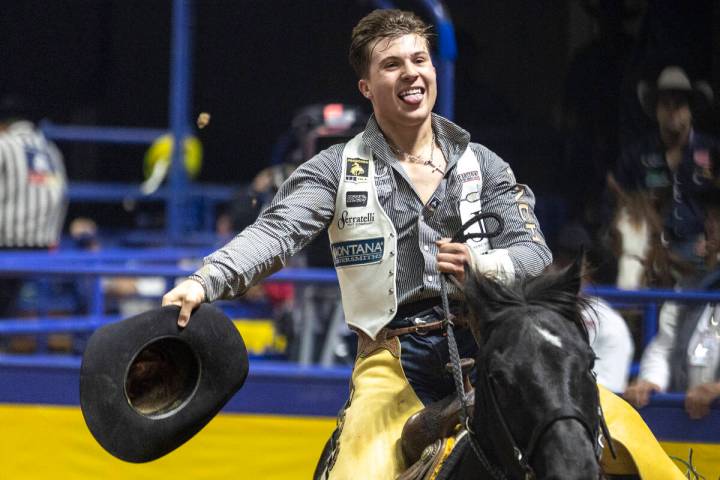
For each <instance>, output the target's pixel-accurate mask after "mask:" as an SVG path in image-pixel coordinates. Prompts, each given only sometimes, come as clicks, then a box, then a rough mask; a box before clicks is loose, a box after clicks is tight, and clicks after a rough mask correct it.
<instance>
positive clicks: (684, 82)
mask: <svg viewBox="0 0 720 480" xmlns="http://www.w3.org/2000/svg"><path fill="white" fill-rule="evenodd" d="M657 89H658V91H663V90H679V91H686V92H690V91H692V84H691V83H690V79H689V78H688V76H687V74H686V73H685V71H684V70H683V69H682V68H680V67H676V66H671V67H665V68H664V69H663V71H662V72H660V75H659V76H658V79H657Z"/></svg>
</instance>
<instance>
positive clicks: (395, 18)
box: [163, 10, 552, 479]
mask: <svg viewBox="0 0 720 480" xmlns="http://www.w3.org/2000/svg"><path fill="white" fill-rule="evenodd" d="M428 29H429V28H428V26H427V25H425V24H424V23H423V22H422V20H420V19H419V18H418V17H417V16H415V15H414V14H412V13H410V12H402V11H399V10H376V11H374V12H372V13H371V14H369V15H368V16H366V17H365V18H363V19H362V20H361V21H360V22H359V23H358V25H357V26H356V27H355V29H354V30H353V34H352V40H351V48H350V62H351V64H352V66H353V68H354V69H355V71H356V73H357V74H358V76H359V82H358V87H359V90H360V93H361V94H362V95H363V96H364V97H365V98H367V99H368V100H369V101H370V103H371V104H372V108H373V116H372V117H371V118H370V120H369V121H368V123H367V126H366V129H365V131H364V133H363V134H362V136H361V137H356V139H354V140H353V141H351V142H349V144H348V145H347V147H348V149H345V148H346V145H336V146H333V147H330V148H329V149H327V150H324V151H322V152H320V153H319V154H318V155H316V156H315V157H313V158H311V159H310V160H308V161H307V162H305V163H304V164H303V165H301V166H300V167H299V168H298V169H297V170H296V171H295V172H294V173H293V174H292V175H291V176H290V178H289V179H288V180H287V181H286V182H285V183H284V184H283V185H282V187H281V188H280V190H279V191H278V193H277V195H276V197H275V199H274V200H273V202H272V203H271V205H270V206H269V207H268V208H267V209H266V210H265V211H264V212H263V213H262V214H261V215H260V217H259V218H258V219H257V221H256V222H255V223H254V224H252V225H251V226H249V227H248V228H246V229H245V230H243V231H242V232H241V233H240V234H239V235H237V236H236V237H235V238H234V239H233V240H231V241H230V242H229V243H228V244H227V245H225V246H224V247H223V248H221V249H220V250H218V251H217V252H215V253H213V254H211V255H210V256H208V257H207V258H206V259H205V262H204V265H203V267H202V268H201V269H200V270H198V271H197V272H196V273H195V274H194V275H192V276H191V277H190V278H189V279H187V280H185V281H184V282H182V283H181V284H180V285H178V286H177V287H175V288H174V289H173V290H171V291H170V292H168V293H167V294H166V295H165V296H164V297H163V305H178V306H180V307H181V308H180V313H179V318H178V324H179V325H180V326H184V325H187V322H188V321H189V319H190V313H191V311H192V310H193V309H194V308H195V307H197V306H198V305H199V304H200V303H201V302H204V301H214V300H216V299H218V298H232V297H235V296H238V295H242V294H243V292H245V291H246V290H247V289H248V288H249V287H250V286H252V285H254V284H256V283H257V282H259V281H261V280H262V279H263V278H265V277H267V276H268V275H270V274H272V273H273V272H276V271H277V270H279V269H281V268H282V267H283V266H284V265H285V264H286V263H287V261H288V258H289V257H290V256H292V255H293V254H295V253H297V252H298V251H299V250H300V249H302V248H303V247H304V246H305V245H307V244H308V243H309V242H310V241H311V240H312V239H313V238H314V237H315V236H317V235H319V234H321V232H323V231H324V230H326V229H328V230H329V232H330V234H331V236H332V235H335V236H336V238H339V239H341V240H343V241H342V242H337V241H335V248H334V249H333V250H334V251H335V255H334V256H335V258H334V260H335V266H336V268H337V269H338V273H342V274H343V275H342V276H340V277H339V278H340V283H341V291H342V294H343V307H344V310H345V316H346V320H347V321H348V323H350V324H352V326H353V327H354V329H355V330H356V331H357V333H358V337H359V346H358V357H357V359H356V363H355V368H354V371H353V376H352V384H351V393H350V397H351V398H350V400H349V401H348V403H347V405H346V408H345V409H344V410H343V411H342V412H341V414H340V416H339V420H338V429H337V430H336V432H335V433H334V434H333V437H332V439H331V440H330V441H329V442H328V446H327V448H326V450H325V455H324V456H323V459H322V460H321V462H320V464H319V465H318V470H317V472H316V478H334V479H345V478H357V473H358V472H362V476H363V478H389V479H390V478H395V477H396V475H397V474H399V473H400V472H402V471H403V470H404V469H405V467H406V465H405V464H404V462H405V460H404V459H403V458H402V457H401V456H400V455H399V453H398V450H399V449H398V448H397V441H398V438H399V435H400V431H401V430H402V426H403V424H404V422H405V420H407V418H408V417H409V416H410V415H412V414H413V413H415V412H416V411H417V410H419V409H420V408H422V406H423V405H427V404H428V403H430V402H433V401H435V400H438V399H441V398H443V397H445V396H447V395H448V394H451V393H453V392H454V384H453V381H452V378H451V376H450V375H449V374H447V373H446V371H445V362H447V361H448V350H447V340H446V337H444V336H443V335H442V329H441V325H440V324H441V323H442V322H439V321H438V320H440V319H439V317H438V316H437V313H436V309H435V308H433V307H437V306H438V305H439V304H440V278H439V274H440V273H441V272H443V273H447V274H453V275H455V276H456V277H457V278H458V279H459V280H462V279H463V277H464V271H465V270H464V268H465V265H466V264H469V265H470V266H471V268H474V269H476V270H478V271H481V272H484V273H488V274H492V275H496V276H498V277H499V278H501V279H505V280H506V281H513V280H515V279H517V278H522V277H525V276H529V275H537V274H539V273H540V272H541V271H542V270H543V269H544V268H545V267H546V266H547V265H549V264H550V262H551V261H552V257H551V254H550V251H549V249H548V247H547V245H546V243H545V240H544V238H543V235H542V233H541V231H540V228H539V225H538V222H537V219H536V217H535V214H534V213H533V206H534V197H533V194H532V191H531V190H530V189H529V188H528V187H527V186H525V185H521V184H517V183H516V181H515V178H514V175H513V173H512V170H511V169H510V167H509V166H508V164H507V163H505V162H504V161H503V160H501V159H500V158H499V157H498V156H497V155H495V154H494V153H493V152H491V151H490V150H488V149H487V148H485V147H483V146H482V145H479V144H477V143H471V142H470V135H469V134H468V133H467V132H466V131H465V130H463V129H462V128H460V127H459V126H457V125H455V124H454V123H452V122H450V121H449V120H447V119H445V118H442V117H440V116H439V115H435V114H433V113H432V109H433V106H434V104H435V99H436V94H437V85H436V77H435V67H434V66H433V64H432V59H431V56H430V50H429V40H428V39H429V34H428ZM353 142H356V143H353ZM357 142H360V143H357ZM356 145H361V146H360V147H358V148H359V150H357V151H360V152H368V151H369V152H371V153H372V158H371V160H367V159H363V158H360V157H358V158H356V157H352V158H351V157H349V156H348V157H345V156H344V155H346V154H345V153H344V152H355V151H356V150H353V149H354V148H356V147H355V146H356ZM361 157H362V154H361ZM468 159H469V160H470V163H468V162H467V160H468ZM368 162H372V164H370V163H368ZM370 165H374V167H372V168H369V166H370ZM459 166H462V167H463V168H464V169H465V170H463V172H459ZM468 166H469V167H470V169H469V170H468V169H467V167H468ZM368 168H369V170H368ZM368 172H370V173H368ZM368 175H369V176H368ZM361 177H364V178H361ZM371 179H372V180H371ZM363 180H367V182H366V183H363ZM348 182H351V183H352V182H355V183H353V184H352V185H351V186H348ZM468 185H472V188H473V189H474V190H472V191H470V193H471V194H463V193H462V192H468ZM360 187H363V188H366V190H365V192H358V191H357V190H358V189H359V188H360ZM343 192H344V194H343ZM375 199H377V200H375ZM378 202H379V206H377V203H378ZM463 202H468V203H472V205H477V206H480V205H481V206H482V211H487V212H495V213H497V214H499V215H500V216H502V218H503V219H504V222H505V229H504V231H502V232H501V233H500V234H499V235H498V236H497V237H495V238H493V239H491V240H490V245H489V250H488V251H485V252H482V254H475V253H473V249H471V248H470V247H469V246H468V245H466V244H464V243H451V242H449V240H448V239H449V238H450V237H452V236H453V234H454V233H455V232H456V231H457V230H458V229H459V228H460V225H461V223H462V222H461V215H462V214H461V212H462V211H463V209H465V208H467V205H463ZM336 205H337V206H339V209H336ZM336 210H338V211H336ZM348 211H352V212H356V213H348ZM387 221H389V222H391V223H392V225H391V227H390V228H389V229H384V227H383V226H382V225H386V223H383V222H387ZM378 225H380V226H378ZM373 228H376V230H372V229H373ZM383 229H384V230H383ZM378 231H380V232H383V231H384V232H386V234H385V236H381V235H382V233H380V234H377V232H378ZM388 231H390V232H391V233H387V232H388ZM352 232H364V233H365V234H366V237H363V238H360V239H357V238H355V237H352ZM367 232H375V234H374V235H368V234H367ZM395 232H396V234H395ZM356 235H359V234H356ZM370 237H372V238H370ZM348 238H349V241H347V239H348ZM331 243H333V240H332V239H331ZM384 248H386V250H385V251H384V253H383V249H384ZM359 250H362V251H363V255H355V256H352V255H348V254H346V253H342V252H346V251H353V252H357V251H359ZM388 250H389V252H388ZM378 251H379V252H380V254H379V256H378V257H374V256H373V255H374V254H376V253H377V252H378ZM367 252H370V254H369V255H366V254H365V253H367ZM388 253H389V255H390V257H392V258H389V257H388V255H387V254H388ZM381 257H382V258H381ZM368 258H371V260H367V259H368ZM394 262H396V265H397V267H396V268H395V267H393V265H395V263H394ZM359 263H360V264H361V265H359ZM363 263H364V265H362V264H363ZM385 265H389V266H390V267H389V268H387V269H385V270H382V268H384V266H385ZM373 269H374V270H373ZM380 270H382V272H380ZM369 271H372V272H375V271H377V272H380V274H378V275H376V276H373V275H374V274H372V275H370V276H369V275H368V274H367V272H369ZM363 272H365V273H363ZM370 277H372V278H370ZM388 278H390V279H391V280H390V281H391V282H394V283H390V284H388ZM358 291H363V292H369V293H367V294H363V295H360V297H362V298H358V295H357V292H358ZM449 294H450V297H451V298H452V299H454V300H456V301H459V300H461V293H460V292H459V290H458V289H456V288H454V286H452V285H450V289H449ZM392 299H395V300H396V301H397V302H396V306H397V308H395V303H390V308H386V309H385V310H383V311H382V312H384V313H383V314H382V315H379V318H378V319H372V318H367V316H365V317H363V316H362V313H363V309H366V310H367V309H374V310H372V311H376V310H377V305H385V306H386V305H388V303H387V302H388V301H389V300H392ZM388 312H389V313H388ZM358 319H361V320H362V321H364V322H365V323H363V322H362V321H360V320H358ZM378 320H379V322H378ZM423 325H425V326H424V327H423ZM431 326H432V328H431ZM379 327H382V329H380V330H379V331H378V330H377V329H378V328H379ZM368 332H369V333H368ZM457 339H458V345H459V349H460V353H461V356H463V357H473V358H474V357H475V356H476V355H475V353H476V350H477V346H476V344H475V342H474V339H473V338H472V335H471V334H470V332H469V331H468V329H464V330H459V331H458V332H457ZM383 445H385V446H386V447H387V448H385V447H382V446H383Z"/></svg>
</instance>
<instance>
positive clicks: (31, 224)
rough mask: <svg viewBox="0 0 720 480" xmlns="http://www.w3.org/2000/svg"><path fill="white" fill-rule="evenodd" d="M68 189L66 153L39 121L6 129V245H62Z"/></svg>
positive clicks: (2, 147)
mask: <svg viewBox="0 0 720 480" xmlns="http://www.w3.org/2000/svg"><path fill="white" fill-rule="evenodd" d="M66 190H67V180H66V178H65V167H64V165H63V159H62V155H61V154H60V152H59V151H58V149H57V148H56V147H55V145H53V144H52V143H51V142H49V141H48V140H47V139H46V138H45V137H44V136H43V135H42V133H40V132H39V131H37V130H36V129H35V127H34V126H33V124H31V123H30V122H24V121H21V122H15V123H12V124H10V125H9V126H8V128H7V129H6V130H4V131H2V132H0V248H19V247H50V246H54V245H56V244H57V242H58V241H59V238H60V232H61V231H62V226H63V222H64V220H65V212H66V210H67V198H66Z"/></svg>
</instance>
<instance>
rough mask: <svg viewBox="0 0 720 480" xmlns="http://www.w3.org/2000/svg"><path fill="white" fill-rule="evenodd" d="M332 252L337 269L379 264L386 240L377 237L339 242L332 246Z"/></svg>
mask: <svg viewBox="0 0 720 480" xmlns="http://www.w3.org/2000/svg"><path fill="white" fill-rule="evenodd" d="M330 250H331V251H332V256H333V261H334V262H335V266H336V267H348V266H351V265H365V264H368V263H378V262H380V261H381V260H382V258H383V252H384V251H385V239H384V238H383V237H377V238H367V239H364V240H351V241H349V242H337V243H333V244H332V245H331V246H330Z"/></svg>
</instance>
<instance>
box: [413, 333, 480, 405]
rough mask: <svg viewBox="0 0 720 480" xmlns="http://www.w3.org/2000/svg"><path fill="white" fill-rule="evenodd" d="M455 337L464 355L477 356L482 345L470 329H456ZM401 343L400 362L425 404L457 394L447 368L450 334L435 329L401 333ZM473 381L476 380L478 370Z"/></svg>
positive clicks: (471, 377) (468, 356)
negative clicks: (424, 332) (423, 331)
mask: <svg viewBox="0 0 720 480" xmlns="http://www.w3.org/2000/svg"><path fill="white" fill-rule="evenodd" d="M438 332H439V331H438ZM455 339H456V340H457V344H458V351H459V352H460V358H472V359H475V358H476V357H477V351H478V347H477V344H476V343H475V339H474V338H473V336H472V333H471V332H470V329H468V328H463V329H455ZM400 346H401V349H400V362H401V364H402V367H403V370H404V371H405V376H406V377H407V379H408V381H409V382H410V385H411V386H412V387H413V390H415V394H416V395H417V396H418V398H419V399H420V401H421V402H423V404H425V405H428V404H429V403H432V402H434V401H436V400H440V399H441V398H444V397H446V396H448V395H449V394H451V393H455V383H454V382H453V378H452V374H450V372H448V371H447V370H446V368H445V365H446V364H447V363H448V362H449V361H450V353H449V351H448V342H447V337H446V336H443V335H442V334H439V333H435V332H430V333H428V334H427V335H418V334H416V333H412V334H406V335H401V336H400ZM470 380H471V381H472V382H473V383H474V382H475V369H473V371H472V372H471V375H470Z"/></svg>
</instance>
